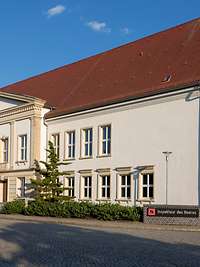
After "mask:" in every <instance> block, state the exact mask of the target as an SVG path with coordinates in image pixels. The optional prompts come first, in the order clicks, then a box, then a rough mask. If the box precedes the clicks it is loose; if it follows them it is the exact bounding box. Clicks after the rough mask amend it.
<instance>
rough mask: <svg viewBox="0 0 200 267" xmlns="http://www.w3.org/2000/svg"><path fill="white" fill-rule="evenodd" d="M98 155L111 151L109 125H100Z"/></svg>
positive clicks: (108, 153)
mask: <svg viewBox="0 0 200 267" xmlns="http://www.w3.org/2000/svg"><path fill="white" fill-rule="evenodd" d="M99 145H100V149H99V150H100V155H105V156H107V155H110V153H111V125H105V126H101V127H100V143H99Z"/></svg>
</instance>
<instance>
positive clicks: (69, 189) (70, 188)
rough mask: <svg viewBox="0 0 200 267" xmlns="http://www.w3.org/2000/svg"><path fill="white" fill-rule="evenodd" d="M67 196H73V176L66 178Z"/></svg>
mask: <svg viewBox="0 0 200 267" xmlns="http://www.w3.org/2000/svg"><path fill="white" fill-rule="evenodd" d="M66 187H67V196H69V197H74V176H72V177H67V178H66Z"/></svg>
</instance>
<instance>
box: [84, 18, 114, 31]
mask: <svg viewBox="0 0 200 267" xmlns="http://www.w3.org/2000/svg"><path fill="white" fill-rule="evenodd" d="M86 26H88V27H89V28H90V29H92V30H93V31H95V32H106V33H110V32H111V28H108V27H107V24H106V22H100V21H97V20H93V21H89V22H87V23H86Z"/></svg>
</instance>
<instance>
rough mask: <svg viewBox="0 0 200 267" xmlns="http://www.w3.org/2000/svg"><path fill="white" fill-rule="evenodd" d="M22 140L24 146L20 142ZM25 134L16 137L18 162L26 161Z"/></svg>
mask: <svg viewBox="0 0 200 267" xmlns="http://www.w3.org/2000/svg"><path fill="white" fill-rule="evenodd" d="M23 139H24V145H23V146H22V142H23ZM27 141H28V140H27V134H21V135H19V136H18V159H19V161H27Z"/></svg>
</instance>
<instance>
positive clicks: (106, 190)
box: [101, 175, 110, 198]
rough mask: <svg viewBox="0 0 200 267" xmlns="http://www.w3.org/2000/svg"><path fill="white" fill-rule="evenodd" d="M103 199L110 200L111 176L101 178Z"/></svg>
mask: <svg viewBox="0 0 200 267" xmlns="http://www.w3.org/2000/svg"><path fill="white" fill-rule="evenodd" d="M101 197H102V198H110V175H102V176H101Z"/></svg>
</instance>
